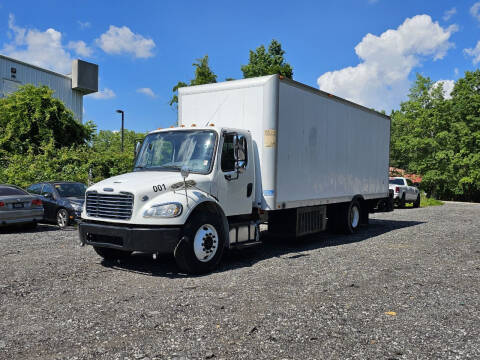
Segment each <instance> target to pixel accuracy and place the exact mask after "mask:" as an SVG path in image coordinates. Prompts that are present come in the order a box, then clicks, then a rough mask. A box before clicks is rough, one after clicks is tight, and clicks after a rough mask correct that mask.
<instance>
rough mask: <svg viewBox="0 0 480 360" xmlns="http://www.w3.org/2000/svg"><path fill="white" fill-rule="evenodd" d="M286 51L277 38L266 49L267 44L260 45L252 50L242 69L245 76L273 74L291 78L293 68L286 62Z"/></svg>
mask: <svg viewBox="0 0 480 360" xmlns="http://www.w3.org/2000/svg"><path fill="white" fill-rule="evenodd" d="M284 55H285V51H284V50H282V45H281V44H280V43H279V42H278V41H277V40H272V42H271V43H270V45H269V46H268V51H266V49H265V46H263V45H261V46H259V47H258V48H257V49H256V50H255V51H252V50H250V57H249V62H248V64H247V65H243V66H242V67H241V70H242V72H243V77H244V78H250V77H256V76H264V75H273V74H279V75H283V76H285V77H287V78H289V79H292V77H293V69H292V67H291V65H290V64H288V63H286V62H285V58H284Z"/></svg>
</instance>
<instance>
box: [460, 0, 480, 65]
mask: <svg viewBox="0 0 480 360" xmlns="http://www.w3.org/2000/svg"><path fill="white" fill-rule="evenodd" d="M479 4H480V3H479ZM463 51H464V52H465V54H467V55H470V56H471V57H473V59H472V62H473V65H476V64H478V63H479V62H480V41H478V42H477V46H475V47H474V48H469V49H464V50H463Z"/></svg>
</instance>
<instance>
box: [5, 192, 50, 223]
mask: <svg viewBox="0 0 480 360" xmlns="http://www.w3.org/2000/svg"><path fill="white" fill-rule="evenodd" d="M42 218H43V204H42V200H40V199H39V198H38V197H37V196H35V195H31V194H29V193H27V192H26V191H25V190H22V189H20V188H19V187H17V186H14V185H1V184H0V227H2V226H5V225H11V224H25V226H26V227H35V225H36V224H37V221H40V220H42Z"/></svg>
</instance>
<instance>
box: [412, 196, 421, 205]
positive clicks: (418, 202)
mask: <svg viewBox="0 0 480 360" xmlns="http://www.w3.org/2000/svg"><path fill="white" fill-rule="evenodd" d="M413 207H414V208H419V207H420V194H418V196H417V198H416V200H415V202H414V203H413Z"/></svg>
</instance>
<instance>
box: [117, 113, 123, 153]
mask: <svg viewBox="0 0 480 360" xmlns="http://www.w3.org/2000/svg"><path fill="white" fill-rule="evenodd" d="M117 113H119V114H122V152H123V122H124V120H125V119H124V116H125V113H124V112H123V110H117Z"/></svg>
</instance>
